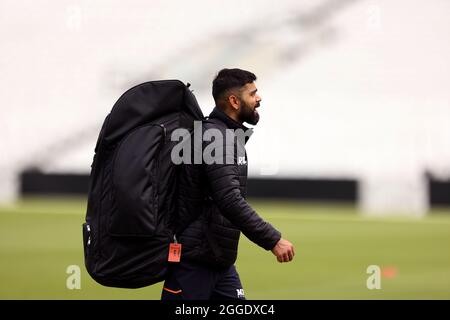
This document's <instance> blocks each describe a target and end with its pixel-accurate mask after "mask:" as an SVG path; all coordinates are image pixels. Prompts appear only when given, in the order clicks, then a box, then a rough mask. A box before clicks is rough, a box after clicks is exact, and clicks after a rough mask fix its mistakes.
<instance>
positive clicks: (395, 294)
mask: <svg viewBox="0 0 450 320" xmlns="http://www.w3.org/2000/svg"><path fill="white" fill-rule="evenodd" d="M250 202H251V203H252V204H253V206H254V207H255V208H256V209H257V211H258V212H259V213H260V214H261V215H262V216H264V217H265V218H266V219H267V220H268V221H270V222H271V223H272V224H273V225H275V226H276V227H277V228H278V229H279V230H281V231H282V232H283V237H285V238H287V239H289V240H290V241H291V242H292V243H293V244H294V245H295V249H296V256H295V259H294V261H293V262H291V263H287V264H280V263H278V262H277V261H276V259H275V257H274V256H273V255H272V254H271V253H270V252H267V251H265V250H263V249H261V248H259V247H257V246H256V245H254V244H253V243H251V242H249V241H248V240H247V239H246V238H245V237H242V240H241V244H240V252H239V258H238V261H237V267H238V271H239V273H240V276H241V280H242V282H243V286H244V289H245V293H246V296H247V298H248V299H295V300H297V299H450V209H442V210H435V211H433V212H432V213H431V214H430V215H428V216H427V217H426V218H424V219H406V218H384V219H381V218H378V219H374V218H371V219H369V218H364V217H362V216H360V215H358V214H357V213H356V211H355V209H354V208H353V207H350V206H344V205H332V204H329V205H319V204H296V203H286V202H261V201H250ZM84 215H85V201H84V200H79V199H78V200H77V199H59V200H54V199H53V200H49V199H47V200H46V199H27V200H22V201H20V202H18V203H17V204H16V205H14V206H10V207H1V208H0V298H1V299H159V295H160V291H161V286H162V283H160V284H156V285H154V286H151V287H148V288H144V289H135V290H129V289H115V288H106V287H103V286H101V285H99V284H97V283H95V282H94V281H93V280H92V279H91V278H90V277H89V275H88V274H87V272H86V271H85V269H84V262H83V251H82V246H81V243H82V241H81V223H82V222H83V220H84ZM69 265H78V266H80V267H81V272H82V273H81V289H80V290H76V289H75V290H69V289H67V287H66V279H67V277H68V276H69V275H68V274H67V273H66V269H67V267H68V266H69ZM369 265H378V266H380V267H381V269H382V270H383V276H382V277H381V289H379V290H376V289H375V290H369V289H367V286H366V280H367V278H368V277H369V274H367V273H366V269H367V267H368V266H369Z"/></svg>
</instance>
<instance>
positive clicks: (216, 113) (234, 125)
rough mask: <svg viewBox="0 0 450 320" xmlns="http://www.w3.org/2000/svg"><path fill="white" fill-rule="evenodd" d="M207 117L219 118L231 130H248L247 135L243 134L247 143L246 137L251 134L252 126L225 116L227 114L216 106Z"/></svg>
mask: <svg viewBox="0 0 450 320" xmlns="http://www.w3.org/2000/svg"><path fill="white" fill-rule="evenodd" d="M209 118H211V119H213V118H215V119H219V120H220V121H222V122H223V123H224V124H225V125H226V126H227V128H229V129H233V130H236V129H242V130H243V131H244V132H245V133H247V131H248V130H250V131H249V132H248V135H245V143H247V141H248V139H249V138H250V136H251V135H252V134H253V128H249V127H246V126H244V125H243V124H241V123H239V122H237V121H235V120H233V119H231V118H230V117H229V116H227V114H226V113H225V112H223V111H222V110H220V109H219V108H218V107H217V106H216V107H214V109H213V111H212V112H211V113H210V114H209Z"/></svg>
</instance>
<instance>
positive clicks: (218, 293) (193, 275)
mask: <svg viewBox="0 0 450 320" xmlns="http://www.w3.org/2000/svg"><path fill="white" fill-rule="evenodd" d="M161 299H162V300H181V299H185V300H229V299H245V296H244V290H243V289H242V284H241V280H240V279H239V275H238V273H237V271H236V268H235V266H234V265H232V266H231V267H228V268H225V269H220V270H214V269H210V268H208V267H205V266H203V265H199V264H196V263H193V262H186V261H182V262H180V263H176V264H175V263H174V264H171V265H170V268H169V272H168V275H167V278H166V281H165V282H164V286H163V290H162V294H161Z"/></svg>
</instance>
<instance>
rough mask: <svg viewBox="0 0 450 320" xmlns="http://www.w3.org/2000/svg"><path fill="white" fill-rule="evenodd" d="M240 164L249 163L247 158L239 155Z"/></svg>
mask: <svg viewBox="0 0 450 320" xmlns="http://www.w3.org/2000/svg"><path fill="white" fill-rule="evenodd" d="M237 163H238V165H244V164H247V160H245V157H238V162H237Z"/></svg>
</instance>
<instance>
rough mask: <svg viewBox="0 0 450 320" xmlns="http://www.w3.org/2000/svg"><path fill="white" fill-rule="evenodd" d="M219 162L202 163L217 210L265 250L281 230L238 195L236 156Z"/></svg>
mask: <svg viewBox="0 0 450 320" xmlns="http://www.w3.org/2000/svg"><path fill="white" fill-rule="evenodd" d="M225 150H231V148H225ZM225 152H226V151H224V152H223V153H224V156H225V157H224V158H226V155H225ZM234 158H235V157H234ZM223 162H224V163H223V164H220V163H213V164H205V165H204V167H205V174H206V179H207V180H208V184H209V189H210V191H211V196H212V198H213V200H214V202H215V204H216V205H217V207H218V208H219V210H220V213H221V214H222V215H223V216H225V217H226V218H227V219H228V220H229V221H230V222H231V223H233V224H234V225H235V226H236V227H237V228H238V229H239V230H241V231H242V233H244V235H245V236H246V237H247V238H249V239H250V240H251V241H253V242H254V243H256V244H257V245H259V246H261V247H262V248H264V249H266V250H270V249H272V248H273V247H274V246H275V244H276V243H277V242H278V241H279V240H280V238H281V233H280V232H279V231H278V230H276V229H275V228H274V227H273V226H272V225H271V224H270V223H268V222H266V221H264V220H263V219H262V218H261V217H260V216H259V215H258V214H257V213H256V211H255V210H254V209H253V208H252V207H251V206H250V205H249V204H248V203H247V201H246V200H245V199H244V197H243V196H242V194H241V190H240V183H239V166H238V165H237V163H236V159H235V161H234V163H232V164H227V163H226V162H225V161H223Z"/></svg>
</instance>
